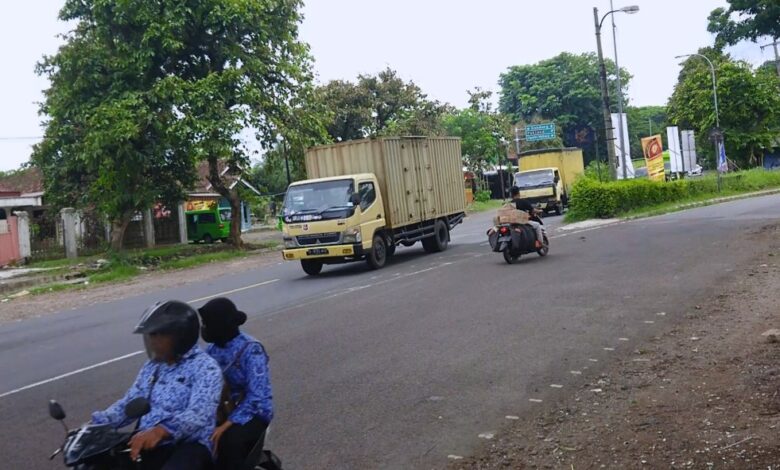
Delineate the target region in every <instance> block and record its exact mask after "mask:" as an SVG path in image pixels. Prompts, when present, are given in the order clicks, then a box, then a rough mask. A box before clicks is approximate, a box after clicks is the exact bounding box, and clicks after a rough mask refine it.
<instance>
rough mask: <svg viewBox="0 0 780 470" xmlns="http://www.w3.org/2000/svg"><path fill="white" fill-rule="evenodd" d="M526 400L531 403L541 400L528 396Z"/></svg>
mask: <svg viewBox="0 0 780 470" xmlns="http://www.w3.org/2000/svg"><path fill="white" fill-rule="evenodd" d="M528 401H530V402H531V403H541V402H542V400H540V399H538V398H529V399H528Z"/></svg>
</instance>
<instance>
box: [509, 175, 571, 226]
mask: <svg viewBox="0 0 780 470" xmlns="http://www.w3.org/2000/svg"><path fill="white" fill-rule="evenodd" d="M515 186H517V187H518V188H519V189H520V197H521V198H523V199H527V200H528V201H529V202H530V203H531V204H534V205H537V206H539V207H540V208H541V209H542V210H543V211H544V212H545V213H549V212H553V211H554V212H555V213H556V214H557V215H561V214H562V213H563V210H564V208H565V207H566V205H568V196H567V194H566V187H565V186H564V183H563V179H562V178H561V172H560V170H559V169H558V168H557V167H550V168H537V169H534V170H527V171H519V172H517V173H516V174H515Z"/></svg>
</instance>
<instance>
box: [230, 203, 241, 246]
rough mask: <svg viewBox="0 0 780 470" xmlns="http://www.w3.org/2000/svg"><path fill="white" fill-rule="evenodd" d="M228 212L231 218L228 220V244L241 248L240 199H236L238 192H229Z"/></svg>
mask: <svg viewBox="0 0 780 470" xmlns="http://www.w3.org/2000/svg"><path fill="white" fill-rule="evenodd" d="M228 201H230V212H231V213H232V217H231V218H230V244H231V245H233V246H234V247H236V248H241V247H242V246H243V245H244V242H243V240H241V219H242V218H243V217H242V216H243V214H242V213H241V199H240V198H239V197H238V191H230V197H229V198H228Z"/></svg>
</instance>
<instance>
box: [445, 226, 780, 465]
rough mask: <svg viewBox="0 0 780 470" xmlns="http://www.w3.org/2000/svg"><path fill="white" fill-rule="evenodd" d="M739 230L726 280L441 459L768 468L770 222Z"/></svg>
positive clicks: (779, 301)
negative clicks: (610, 358)
mask: <svg viewBox="0 0 780 470" xmlns="http://www.w3.org/2000/svg"><path fill="white" fill-rule="evenodd" d="M751 238H752V239H753V241H754V242H755V243H761V244H762V245H759V246H767V245H768V247H769V248H768V250H767V251H766V254H765V255H763V256H762V257H761V258H760V259H758V260H756V261H755V262H754V264H753V265H752V267H751V268H748V269H746V270H744V271H742V272H741V273H739V275H738V276H737V278H736V280H735V281H734V282H733V283H732V285H731V287H730V288H727V289H724V290H723V293H722V294H720V295H718V296H717V297H715V298H714V299H713V300H712V301H710V302H708V303H706V304H702V305H701V306H699V307H697V308H696V309H694V310H693V311H691V312H689V313H688V314H687V316H686V319H685V320H684V321H682V322H679V324H678V326H677V327H676V328H673V329H671V330H670V331H668V332H666V333H665V334H663V335H661V336H658V337H655V338H653V339H652V340H651V341H649V342H647V343H646V344H644V345H642V346H641V347H639V348H638V349H637V350H635V351H634V354H632V355H631V356H629V357H627V358H626V359H624V360H621V361H618V362H616V363H615V364H614V367H611V368H610V370H609V371H607V372H606V373H604V374H602V375H601V376H600V377H599V378H597V379H594V381H593V382H592V383H589V384H585V385H584V386H582V388H580V389H579V390H578V391H577V392H576V393H575V394H574V396H570V397H568V398H566V399H564V400H562V401H561V402H559V403H557V404H556V405H555V406H554V408H553V409H547V410H545V411H542V412H539V413H538V414H536V415H533V416H525V417H521V419H520V420H518V421H515V422H514V423H513V424H512V425H510V426H509V427H507V428H506V429H505V430H504V431H503V432H502V433H500V434H499V435H498V436H497V437H496V438H495V439H494V440H493V441H491V443H490V444H488V445H486V446H485V447H484V448H483V449H482V451H481V452H480V453H478V454H477V455H475V456H474V457H471V458H467V459H464V460H459V461H456V462H453V463H452V464H451V465H450V468H453V469H495V468H513V469H523V468H555V469H558V468H560V469H577V470H579V469H599V468H610V469H613V468H619V469H629V468H673V469H677V468H679V469H683V468H703V469H710V468H718V469H720V468H726V469H752V468H756V469H770V470H771V469H777V468H780V440H778V432H780V393H778V391H779V387H780V343H777V342H775V343H772V342H770V341H769V340H768V339H767V337H765V336H762V333H763V332H765V331H767V330H769V329H770V328H780V295H778V294H780V289H778V286H780V268H778V264H780V240H779V239H780V230H778V227H777V226H773V227H768V228H766V229H764V230H762V231H760V232H759V233H756V234H753V235H752V236H751ZM778 340H780V338H778Z"/></svg>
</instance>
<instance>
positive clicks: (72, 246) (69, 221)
mask: <svg viewBox="0 0 780 470" xmlns="http://www.w3.org/2000/svg"><path fill="white" fill-rule="evenodd" d="M61 214H62V237H63V240H64V243H65V256H67V257H68V259H74V258H77V257H78V246H77V244H76V210H75V209H72V208H70V207H67V208H65V209H62V212H61Z"/></svg>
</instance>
